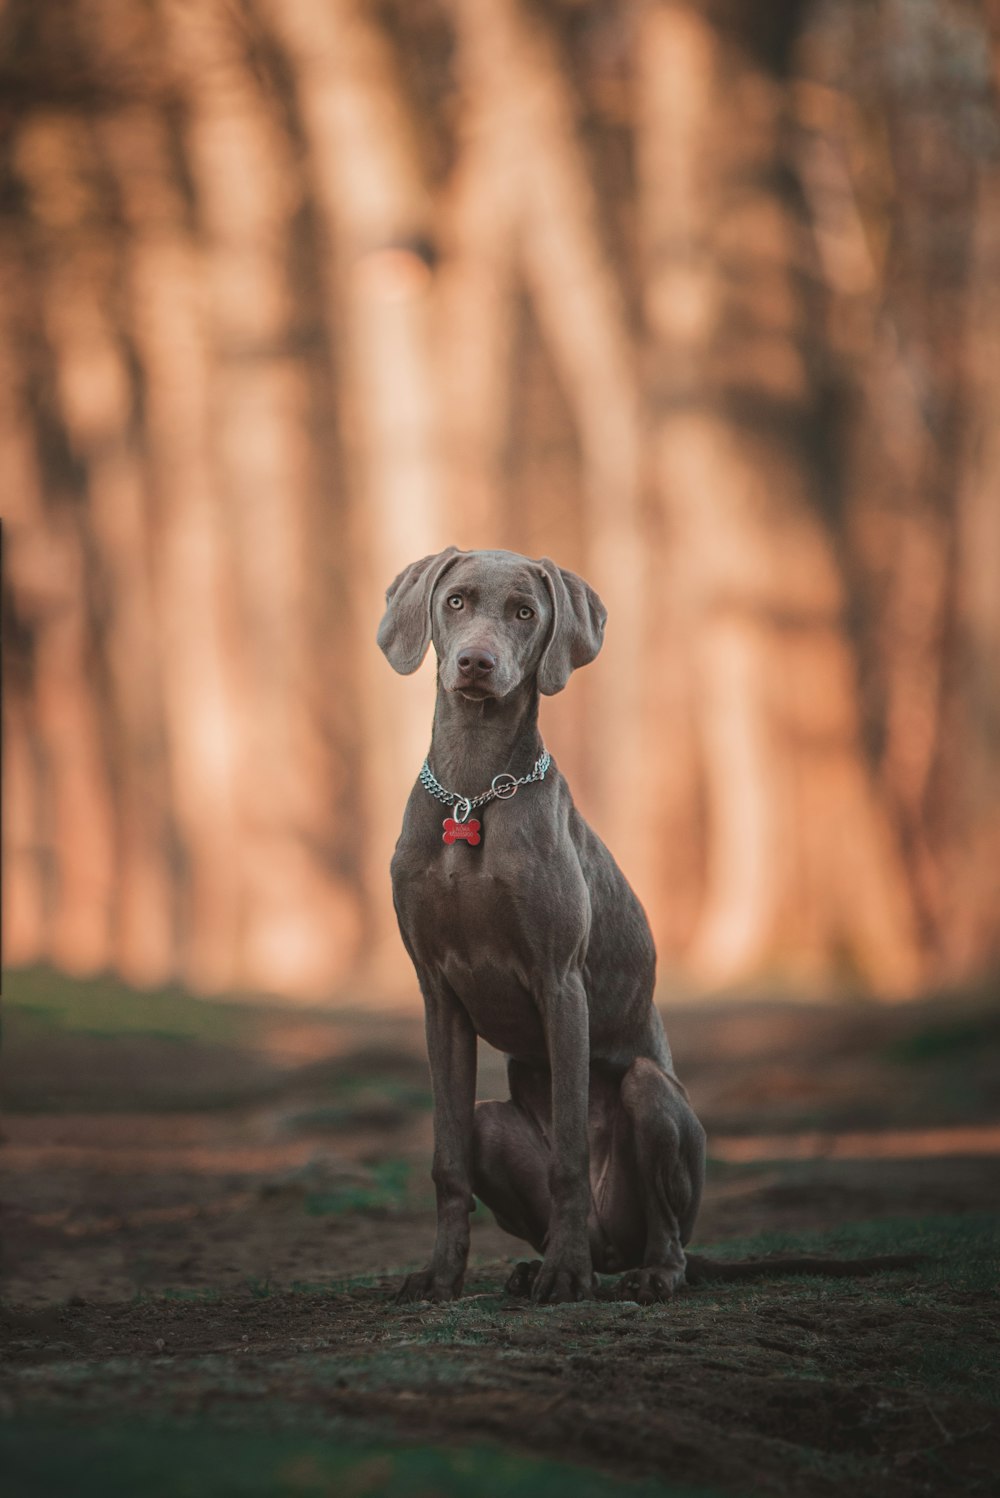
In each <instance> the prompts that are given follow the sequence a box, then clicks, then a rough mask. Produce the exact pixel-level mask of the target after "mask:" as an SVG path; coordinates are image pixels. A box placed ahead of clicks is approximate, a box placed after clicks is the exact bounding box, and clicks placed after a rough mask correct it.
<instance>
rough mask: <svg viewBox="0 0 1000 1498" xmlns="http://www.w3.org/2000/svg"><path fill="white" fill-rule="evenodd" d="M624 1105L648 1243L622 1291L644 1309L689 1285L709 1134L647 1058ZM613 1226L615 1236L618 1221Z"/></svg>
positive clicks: (627, 1080)
mask: <svg viewBox="0 0 1000 1498" xmlns="http://www.w3.org/2000/svg"><path fill="white" fill-rule="evenodd" d="M621 1107H622V1108H623V1110H624V1111H625V1113H626V1114H627V1116H628V1120H629V1123H630V1125H631V1130H630V1132H631V1137H632V1146H633V1150H634V1159H635V1166H636V1174H637V1176H638V1185H639V1191H640V1193H641V1197H642V1206H643V1210H644V1216H645V1244H644V1247H643V1252H642V1262H641V1264H640V1265H638V1266H637V1267H635V1268H633V1269H631V1270H630V1272H628V1273H626V1274H623V1275H622V1278H621V1280H620V1281H619V1283H618V1287H617V1291H616V1293H617V1294H618V1295H619V1297H620V1298H622V1299H624V1300H638V1301H640V1302H641V1303H648V1302H649V1301H654V1300H667V1299H669V1297H670V1296H671V1295H672V1294H673V1292H674V1291H675V1290H676V1289H677V1287H678V1286H679V1285H682V1284H683V1283H684V1263H685V1260H684V1244H685V1243H686V1242H687V1241H688V1239H689V1238H690V1236H691V1232H692V1229H693V1227H694V1221H695V1217H696V1216H697V1212H698V1206H699V1203H700V1201H701V1189H702V1184H703V1181H704V1177H705V1131H704V1129H703V1128H702V1126H701V1124H700V1123H699V1122H698V1119H697V1117H696V1116H695V1113H694V1110H693V1109H692V1107H691V1104H690V1103H689V1102H688V1099H687V1094H686V1093H685V1092H684V1090H683V1088H682V1087H681V1086H680V1084H679V1083H678V1082H677V1081H675V1080H674V1079H673V1078H672V1077H669V1076H668V1075H667V1073H666V1072H664V1071H663V1069H662V1068H661V1067H659V1066H658V1065H657V1064H656V1063H655V1062H654V1061H650V1060H647V1059H646V1058H645V1057H640V1058H639V1059H638V1060H636V1061H634V1062H633V1063H632V1065H631V1066H630V1067H629V1070H628V1071H627V1072H626V1073H625V1076H624V1077H623V1079H622V1084H621ZM603 1215H604V1214H603V1213H602V1217H603ZM607 1228H608V1229H609V1230H610V1233H609V1236H611V1237H612V1238H614V1236H615V1233H614V1220H613V1218H612V1220H611V1221H610V1222H609V1223H607Z"/></svg>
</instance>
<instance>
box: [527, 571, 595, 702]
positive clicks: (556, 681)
mask: <svg viewBox="0 0 1000 1498" xmlns="http://www.w3.org/2000/svg"><path fill="white" fill-rule="evenodd" d="M538 565H539V566H540V567H541V570H542V576H543V577H544V579H545V583H546V586H547V587H548V590H549V596H550V598H551V599H552V628H551V630H550V632H549V640H548V644H547V645H546V647H545V650H544V651H543V653H542V658H541V660H540V661H539V662H538V690H539V691H540V692H544V693H545V695H546V697H553V696H554V695H555V693H556V692H561V691H562V689H563V687H564V686H565V685H566V683H567V682H568V681H569V678H570V673H571V672H573V671H575V670H576V669H577V667H578V666H588V665H589V664H590V662H591V661H592V660H593V659H594V657H595V656H596V655H597V652H598V651H599V650H600V648H601V646H602V645H603V644H604V624H605V621H606V619H607V617H608V611H607V609H606V608H605V607H604V605H603V603H602V602H601V600H600V599H599V598H598V596H597V594H596V593H595V592H594V590H593V588H592V587H591V586H590V584H589V583H585V582H584V580H583V578H582V577H577V575H576V573H575V572H567V571H566V569H565V568H564V567H557V566H556V564H555V562H550V561H549V559H548V557H542V559H541V561H540V562H539V564H538Z"/></svg>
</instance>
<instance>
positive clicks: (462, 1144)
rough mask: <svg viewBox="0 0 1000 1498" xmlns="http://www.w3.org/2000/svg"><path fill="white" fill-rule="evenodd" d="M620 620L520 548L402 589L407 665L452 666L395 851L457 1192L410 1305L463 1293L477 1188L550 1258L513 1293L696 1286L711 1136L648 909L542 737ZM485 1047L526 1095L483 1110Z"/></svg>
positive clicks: (450, 1191)
mask: <svg viewBox="0 0 1000 1498" xmlns="http://www.w3.org/2000/svg"><path fill="white" fill-rule="evenodd" d="M605 618H606V611H605V608H604V605H603V604H602V603H601V600H600V599H599V598H598V596H597V594H596V593H595V592H594V590H593V589H592V588H591V587H590V586H589V585H588V584H587V583H585V582H584V581H583V580H582V579H581V578H579V577H577V576H576V575H575V574H574V573H572V572H568V571H566V570H565V569H564V568H562V567H557V566H556V565H555V563H554V562H551V561H549V560H548V559H547V558H543V559H542V560H540V561H532V560H530V559H529V558H527V557H523V556H519V555H517V554H515V553H513V552H508V551H473V552H462V551H458V550H456V549H455V548H454V547H449V548H448V549H447V550H445V551H442V552H439V553H438V554H437V555H435V556H430V557H424V558H423V559H422V560H421V561H419V562H414V563H413V564H412V565H411V566H409V567H407V568H406V570H405V571H404V572H402V573H400V575H399V577H397V578H396V580H395V581H394V582H393V584H392V586H391V587H390V588H389V590H388V593H387V594H386V612H385V616H384V618H383V619H382V623H381V625H380V627H379V633H378V643H379V645H380V646H381V648H382V650H383V651H384V652H385V654H386V656H387V658H388V660H389V662H390V664H391V665H392V666H393V667H394V668H395V670H397V671H399V672H401V673H402V674H404V675H407V674H409V673H410V672H412V671H415V670H416V669H417V667H418V666H419V665H420V663H421V661H422V660H423V659H424V656H425V655H426V653H427V648H428V646H429V645H430V644H431V643H433V645H434V648H435V650H436V652H437V658H438V674H437V702H436V706H435V712H434V727H433V733H432V736H431V747H430V753H429V755H428V767H429V771H430V775H429V776H425V777H424V778H423V779H422V780H418V782H417V784H416V785H415V786H414V789H413V792H412V794H411V796H410V799H409V801H408V802H407V806H406V812H405V815H404V818H403V829H402V833H401V835H400V838H399V842H398V843H397V845H396V852H395V856H394V858H393V860H392V889H393V897H394V900H395V905H396V913H397V915H398V918H399V928H400V931H401V933H402V937H403V942H404V944H405V946H406V950H407V951H408V953H409V954H410V957H411V959H412V961H413V965H414V967H415V968H416V971H417V977H418V979H419V982H420V988H421V991H422V993H423V998H424V1003H425V1006H426V1019H427V1048H428V1054H429V1058H430V1067H431V1077H432V1081H433V1091H434V1165H433V1177H434V1184H435V1188H436V1195H437V1239H436V1242H435V1246H434V1253H433V1256H432V1258H431V1262H430V1264H429V1266H428V1267H427V1268H426V1269H422V1270H420V1271H419V1272H417V1273H415V1274H411V1275H409V1276H408V1277H407V1279H406V1280H405V1282H404V1284H403V1286H402V1288H401V1290H400V1297H401V1298H402V1299H407V1300H436V1301H442V1300H451V1299H452V1298H453V1297H455V1296H457V1295H459V1294H461V1290H462V1284H463V1280H464V1276H465V1269H466V1262H467V1259H468V1253H469V1213H470V1211H471V1209H472V1208H473V1206H474V1204H475V1203H474V1197H479V1198H480V1199H481V1200H482V1201H483V1202H485V1203H486V1205H487V1206H488V1207H490V1208H491V1210H492V1211H493V1213H494V1215H495V1216H496V1220H497V1222H498V1223H499V1224H500V1226H501V1227H502V1228H504V1229H505V1230H506V1231H507V1232H509V1233H511V1234H513V1235H514V1236H515V1237H517V1238H522V1239H525V1240H526V1241H527V1242H528V1243H530V1244H531V1245H532V1246H533V1247H534V1248H535V1250H536V1251H537V1252H538V1253H540V1254H542V1256H543V1257H542V1260H541V1262H540V1263H538V1262H537V1261H536V1262H535V1263H532V1264H525V1265H521V1266H519V1268H518V1269H517V1270H516V1271H515V1273H514V1275H513V1276H512V1278H511V1281H510V1283H509V1285H508V1288H509V1289H510V1290H512V1291H513V1292H515V1293H522V1294H527V1293H530V1294H531V1296H532V1297H533V1299H535V1300H536V1301H565V1300H582V1299H588V1298H590V1297H591V1296H592V1295H593V1294H594V1289H595V1270H596V1271H599V1272H601V1273H615V1272H619V1271H625V1273H623V1274H622V1278H621V1280H620V1281H619V1282H618V1289H619V1293H620V1294H621V1295H623V1296H627V1297H628V1298H629V1299H634V1300H639V1301H654V1300H664V1299H666V1298H668V1297H669V1296H670V1295H672V1294H673V1292H674V1290H675V1289H676V1288H677V1286H678V1285H679V1284H681V1283H682V1282H683V1280H684V1274H685V1254H684V1245H685V1243H687V1241H688V1239H689V1238H690V1235H691V1230H692V1227H693V1225H694V1220H695V1215H696V1213H697V1211H698V1204H699V1200H700V1197H701V1189H702V1182H703V1179H704V1160H705V1133H704V1130H703V1129H702V1127H701V1124H700V1123H699V1121H698V1119H697V1117H696V1116H695V1114H694V1111H693V1110H692V1108H691V1104H690V1102H689V1101H688V1097H687V1094H686V1092H685V1091H684V1088H683V1087H682V1086H681V1084H680V1082H679V1081H678V1080H677V1077H676V1076H675V1075H674V1068H673V1062H672V1059H671V1055H670V1047H669V1045H668V1044H667V1038H666V1035H665V1034H664V1030H663V1024H662V1021H661V1019H660V1016H659V1013H658V1011H657V1009H656V1007H655V1005H654V1004H653V982H654V970H655V961H656V955H655V950H654V947H653V939H652V936H651V934H650V930H649V925H648V923H647V921H646V917H645V914H644V912H643V909H642V906H641V905H640V904H639V901H638V899H637V898H636V896H635V894H634V893H633V892H632V890H631V888H630V887H629V884H628V882H627V881H626V879H625V877H624V875H623V874H622V872H621V870H620V869H619V868H618V865H617V864H616V863H615V861H614V859H613V858H612V856H611V854H610V853H609V852H608V849H607V848H606V847H605V846H604V844H603V843H602V842H601V840H600V838H599V837H598V836H597V835H596V833H595V832H593V830H592V829H591V828H590V827H588V825H587V823H586V822H585V821H584V820H583V818H582V817H581V816H580V814H579V812H578V811H577V809H576V807H575V806H574V804H573V798H572V796H571V795H570V791H569V787H568V785H567V784H566V781H565V780H564V778H563V776H562V775H561V774H560V773H559V771H558V769H556V767H555V765H554V764H552V765H551V766H549V767H546V765H545V754H544V750H543V746H542V742H541V739H540V737H539V729H538V698H539V693H543V694H545V695H547V696H551V695H552V694H553V693H555V692H561V691H562V690H563V688H564V687H565V686H566V683H567V682H568V680H569V677H570V675H571V673H572V672H573V671H574V670H575V669H576V668H577V667H580V666H585V665H587V664H588V663H589V662H591V661H592V660H593V659H594V658H595V656H596V655H597V653H598V651H599V650H600V648H601V644H602V642H603V637H604V623H605ZM514 780H519V781H522V782H523V783H522V784H520V785H518V786H517V787H516V794H512V793H511V791H510V786H511V782H512V781H514ZM495 781H496V782H497V786H498V788H499V790H500V792H501V793H502V794H501V795H493V796H492V797H491V798H490V799H489V800H488V801H487V802H485V804H483V805H482V808H481V809H480V808H479V807H478V806H477V807H473V806H472V805H471V804H470V803H471V802H472V801H473V800H474V799H476V800H478V798H479V796H480V795H481V794H482V793H485V792H488V791H490V790H491V788H492V787H493V784H494V782H495ZM456 802H457V804H456ZM449 810H450V811H451V813H452V815H451V817H450V819H447V818H446V823H445V828H444V831H443V830H442V815H443V813H447V812H448V811H449ZM473 812H475V813H476V815H475V816H473V815H472V813H473ZM474 823H479V824H480V827H479V828H476V827H475V826H474V825H473V824H474ZM477 1036H482V1037H483V1039H484V1040H486V1041H488V1042H489V1043H490V1044H491V1045H493V1046H495V1047H497V1049H498V1050H501V1051H503V1052H505V1053H506V1055H507V1057H508V1080H509V1085H510V1099H509V1101H503V1102H501V1101H497V1102H480V1103H478V1104H477V1103H476V1101H475V1093H476V1047H477Z"/></svg>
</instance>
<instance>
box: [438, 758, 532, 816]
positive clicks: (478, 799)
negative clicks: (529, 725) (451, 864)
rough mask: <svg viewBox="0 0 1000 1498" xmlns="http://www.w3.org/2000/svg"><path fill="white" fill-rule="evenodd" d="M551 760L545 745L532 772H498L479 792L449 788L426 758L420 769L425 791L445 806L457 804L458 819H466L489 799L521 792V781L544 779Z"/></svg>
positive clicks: (501, 798) (455, 807)
mask: <svg viewBox="0 0 1000 1498" xmlns="http://www.w3.org/2000/svg"><path fill="white" fill-rule="evenodd" d="M551 763H552V756H551V755H550V754H549V751H548V750H547V749H543V750H542V752H541V754H540V755H539V756H538V758H537V759H536V760H535V766H534V769H533V770H532V771H531V774H530V775H520V776H518V775H510V774H508V773H507V771H506V770H504V771H502V772H501V773H500V774H499V775H494V777H493V780H492V782H491V783H490V788H489V790H488V791H483V792H482V794H481V795H478V796H460V795H459V794H458V792H457V791H449V790H447V789H446V788H445V787H444V786H443V785H442V784H441V782H440V781H439V780H437V779H435V777H434V774H433V772H432V770H431V767H430V765H429V764H428V763H427V761H426V760H424V765H423V769H422V770H421V771H420V784H421V785H422V786H423V788H424V790H425V791H430V793H431V795H432V796H436V797H437V799H438V800H439V801H442V802H444V804H445V806H451V807H453V808H454V809H455V811H456V813H459V812H460V815H458V816H457V817H456V820H457V821H459V822H466V821H468V819H469V817H470V816H471V815H472V813H473V810H474V809H475V808H476V807H477V806H484V805H485V804H486V802H487V801H494V800H498V801H509V800H510V798H511V796H516V795H517V788H518V786H519V785H528V784H529V783H530V782H531V781H532V780H544V779H545V773H546V771H547V770H548V768H549V765H550V764H551ZM498 781H499V782H500V784H499V785H498V784H497V782H498Z"/></svg>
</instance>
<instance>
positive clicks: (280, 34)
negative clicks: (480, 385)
mask: <svg viewBox="0 0 1000 1498" xmlns="http://www.w3.org/2000/svg"><path fill="white" fill-rule="evenodd" d="M262 13H264V14H266V16H267V21H268V24H269V26H270V27H271V28H272V29H273V33H274V35H275V37H276V38H277V39H278V42H279V44H280V46H281V47H282V49H283V50H284V52H285V54H286V55H287V58H288V61H289V65H290V67H291V70H292V75H293V77H294V79H295V86H296V90H297V93H298V98H299V105H300V109H301V113H302V118H303V121H304V125H305V131H306V136H307V142H308V150H309V152H310V154H311V157H312V160H313V180H314V183H315V190H316V193H317V199H318V203H319V208H320V211H321V213H322V214H323V216H324V219H325V222H326V224H327V226H328V232H329V237H330V240H331V242H332V243H334V244H336V245H337V249H338V253H337V258H336V262H335V265H334V267H333V274H332V275H331V278H330V284H329V287H328V296H329V298H330V307H331V314H330V323H331V326H336V327H342V328H343V330H344V340H345V348H344V355H343V366H344V370H345V389H344V401H345V407H346V412H345V421H344V426H345V430H346V431H347V432H348V433H350V443H349V446H348V450H347V454H346V459H347V463H348V471H349V474H350V477H351V480H352V482H353V483H354V485H355V486H356V489H357V491H358V493H359V495H360V496H361V504H360V505H359V508H358V511H357V523H356V524H355V526H354V527H353V529H352V532H351V534H350V536H349V538H347V539H348V540H349V544H350V549H351V553H352V556H353V558H354V566H353V568H352V573H353V587H354V589H355V599H356V609H355V618H356V620H357V628H358V634H357V636H356V637H355V643H354V645H353V647H352V648H355V649H358V650H359V651H361V652H363V654H362V657H361V658H362V660H364V661H365V663H366V668H365V670H364V672H363V674H362V676H361V678H360V681H359V688H360V699H359V703H358V707H359V710H360V714H361V721H360V725H359V726H360V729H361V738H362V742H363V743H364V745H365V756H364V767H365V782H364V784H363V785H361V786H359V787H357V797H358V799H357V802H356V803H355V804H356V808H357V809H356V811H355V816H357V815H362V816H363V817H364V819H365V822H366V829H365V835H364V837H363V838H361V839H360V843H359V862H360V868H361V874H362V880H363V885H364V887H365V889H366V890H367V891H370V892H371V894H372V896H373V898H372V899H371V902H370V905H369V907H368V911H367V931H366V943H365V955H366V974H367V976H368V978H369V980H370V981H372V982H374V983H377V984H380V985H382V986H388V987H390V988H394V987H395V986H396V983H397V981H398V975H399V961H398V936H397V933H396V926H395V919H394V916H393V912H392V905H391V901H390V900H388V899H387V898H385V897H382V898H377V897H376V896H377V892H379V891H383V892H384V891H386V890H387V873H386V869H387V866H388V860H389V856H390V853H391V851H392V846H393V844H394V842H395V839H396V835H397V831H398V814H399V808H398V789H399V787H400V785H401V784H404V783H405V781H406V778H407V777H408V776H415V774H416V771H417V770H418V769H419V767H420V763H421V761H422V759H423V756H424V754H425V753H426V747H427V740H428V737H429V720H430V706H429V700H428V691H427V683H426V679H425V678H423V677H421V678H420V679H419V680H408V681H398V680H393V679H392V678H391V676H390V674H389V673H388V671H387V669H386V667H385V663H384V661H383V660H382V659H381V657H380V656H379V655H378V653H377V652H376V651H375V649H374V647H373V645H372V644H371V643H370V642H371V641H373V640H374V636H375V630H376V626H377V624H378V619H379V617H380V614H381V607H382V598H383V595H384V592H385V589H386V588H387V587H388V585H389V583H390V582H391V581H392V579H393V578H394V576H395V575H396V574H397V573H398V572H400V571H401V570H402V569H403V567H405V566H406V565H407V564H408V563H409V562H411V561H414V560H415V559H416V558H418V557H420V556H423V555H426V554H427V553H428V552H429V551H432V550H436V549H438V548H439V547H440V546H441V545H442V544H443V542H442V540H441V539H440V530H439V523H438V517H439V503H440V501H439V494H440V490H441V474H440V467H439V446H438V430H437V419H438V414H437V412H436V410H435V407H434V391H435V382H434V378H433V370H434V364H433V353H432V343H431V327H430V300H429V296H428V292H429V286H430V266H429V264H428V257H432V256H433V247H432V246H431V245H430V223H429V218H430V204H429V200H428V197H427V193H426V189H425V185H424V182H423V180H422V175H421V171H420V165H419V162H418V160H417V158H416V155H415V152H414V149H413V132H412V130H411V128H410V124H409V121H408V118H407V114H406V109H405V106H404V103H403V101H402V99H401V97H400V89H399V85H398V80H397V79H396V77H395V76H394V74H393V70H392V65H391V58H390V55H389V52H388V49H387V46H386V42H385V38H384V36H383V35H382V34H381V32H380V30H379V28H378V26H377V24H376V23H375V20H374V18H373V16H372V15H371V13H370V12H369V11H368V9H367V8H366V7H365V6H363V5H361V4H357V3H355V0H335V3H332V4H330V3H327V0H262Z"/></svg>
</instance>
